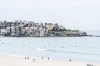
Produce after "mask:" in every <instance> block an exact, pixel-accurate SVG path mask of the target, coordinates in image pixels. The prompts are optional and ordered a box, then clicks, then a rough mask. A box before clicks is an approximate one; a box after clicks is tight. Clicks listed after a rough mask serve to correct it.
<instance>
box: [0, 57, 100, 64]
mask: <svg viewBox="0 0 100 66" xmlns="http://www.w3.org/2000/svg"><path fill="white" fill-rule="evenodd" d="M87 64H90V65H93V66H100V63H92V62H81V61H59V60H51V59H49V60H48V59H42V58H36V57H34V58H26V59H25V57H22V56H20V57H19V56H8V55H0V66H62V65H63V66H87Z"/></svg>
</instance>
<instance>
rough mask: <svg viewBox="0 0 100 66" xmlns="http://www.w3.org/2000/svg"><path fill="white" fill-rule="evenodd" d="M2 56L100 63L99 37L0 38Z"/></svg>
mask: <svg viewBox="0 0 100 66" xmlns="http://www.w3.org/2000/svg"><path fill="white" fill-rule="evenodd" d="M0 54H1V55H19V56H31V57H50V59H55V60H66V61H67V60H68V59H69V58H71V59H72V60H77V61H88V62H99V63H100V38H99V37H47V38H39V37H38V38H36V37H19V38H18V37H17V38H16V37H0Z"/></svg>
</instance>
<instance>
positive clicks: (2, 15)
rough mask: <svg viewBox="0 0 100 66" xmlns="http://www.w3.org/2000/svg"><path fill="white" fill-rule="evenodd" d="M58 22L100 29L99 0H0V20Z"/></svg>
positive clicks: (75, 27) (76, 28)
mask: <svg viewBox="0 0 100 66" xmlns="http://www.w3.org/2000/svg"><path fill="white" fill-rule="evenodd" d="M3 20H7V21H15V20H27V21H31V20H32V21H34V22H39V23H41V22H43V23H45V22H48V23H58V24H60V25H64V26H65V27H66V29H75V30H100V0H0V21H3Z"/></svg>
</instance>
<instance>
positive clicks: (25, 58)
mask: <svg viewBox="0 0 100 66" xmlns="http://www.w3.org/2000/svg"><path fill="white" fill-rule="evenodd" d="M26 59H30V58H29V56H27V57H25V60H26ZM43 59H44V57H42V60H43ZM47 59H48V60H49V59H50V58H49V57H48V58H47ZM35 60H36V59H33V62H34V61H35Z"/></svg>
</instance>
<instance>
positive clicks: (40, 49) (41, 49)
mask: <svg viewBox="0 0 100 66" xmlns="http://www.w3.org/2000/svg"><path fill="white" fill-rule="evenodd" d="M36 50H39V51H46V50H48V49H45V48H36Z"/></svg>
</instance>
